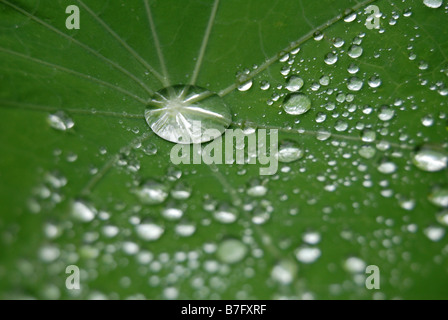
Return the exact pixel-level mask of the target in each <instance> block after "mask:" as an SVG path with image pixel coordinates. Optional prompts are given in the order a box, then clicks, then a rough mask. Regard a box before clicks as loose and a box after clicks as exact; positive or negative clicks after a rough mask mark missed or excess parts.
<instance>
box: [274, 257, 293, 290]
mask: <svg viewBox="0 0 448 320" xmlns="http://www.w3.org/2000/svg"><path fill="white" fill-rule="evenodd" d="M297 271H298V267H297V264H295V263H294V262H293V261H289V260H282V261H280V262H279V263H278V264H276V265H275V266H274V268H272V271H271V277H272V279H274V281H276V282H278V283H280V284H282V285H288V284H291V283H292V282H293V280H294V279H295V277H296V274H297Z"/></svg>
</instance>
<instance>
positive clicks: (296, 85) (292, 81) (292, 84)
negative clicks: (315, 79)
mask: <svg viewBox="0 0 448 320" xmlns="http://www.w3.org/2000/svg"><path fill="white" fill-rule="evenodd" d="M302 87H303V79H302V78H300V77H297V76H292V77H291V78H289V80H288V83H287V84H286V89H288V90H289V91H291V92H296V91H299V90H300V89H301V88H302Z"/></svg>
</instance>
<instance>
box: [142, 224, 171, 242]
mask: <svg viewBox="0 0 448 320" xmlns="http://www.w3.org/2000/svg"><path fill="white" fill-rule="evenodd" d="M136 232H137V235H138V236H139V237H140V239H142V240H146V241H154V240H157V239H159V238H160V237H161V236H162V234H163V232H164V229H163V228H162V227H161V226H159V225H157V224H154V223H144V224H139V225H137V226H136Z"/></svg>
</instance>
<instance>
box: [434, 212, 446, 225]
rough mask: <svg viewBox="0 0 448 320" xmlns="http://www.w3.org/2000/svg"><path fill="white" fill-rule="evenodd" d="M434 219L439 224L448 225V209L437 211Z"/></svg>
mask: <svg viewBox="0 0 448 320" xmlns="http://www.w3.org/2000/svg"><path fill="white" fill-rule="evenodd" d="M436 219H437V222H439V223H440V224H441V225H444V226H448V210H443V211H442V212H439V213H437V214H436Z"/></svg>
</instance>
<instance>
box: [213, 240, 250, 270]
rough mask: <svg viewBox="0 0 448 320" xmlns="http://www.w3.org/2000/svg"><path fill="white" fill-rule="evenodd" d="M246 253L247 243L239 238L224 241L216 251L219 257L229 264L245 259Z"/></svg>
mask: <svg viewBox="0 0 448 320" xmlns="http://www.w3.org/2000/svg"><path fill="white" fill-rule="evenodd" d="M246 254H247V247H246V245H245V244H244V243H243V242H241V241H240V240H237V239H227V240H224V241H222V242H221V243H220V244H219V246H218V249H217V251H216V255H217V257H218V259H219V260H221V261H222V262H224V263H229V264H230V263H236V262H239V261H241V260H243V258H244V257H245V256H246Z"/></svg>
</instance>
